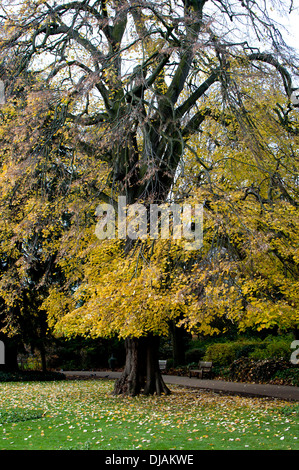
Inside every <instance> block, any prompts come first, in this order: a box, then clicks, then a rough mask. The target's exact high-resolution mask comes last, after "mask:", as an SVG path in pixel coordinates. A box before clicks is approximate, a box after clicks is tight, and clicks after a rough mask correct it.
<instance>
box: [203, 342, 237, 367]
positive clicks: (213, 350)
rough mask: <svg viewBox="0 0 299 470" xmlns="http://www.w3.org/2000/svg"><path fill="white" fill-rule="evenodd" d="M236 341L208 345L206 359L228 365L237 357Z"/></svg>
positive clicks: (217, 363)
mask: <svg viewBox="0 0 299 470" xmlns="http://www.w3.org/2000/svg"><path fill="white" fill-rule="evenodd" d="M236 350H237V347H236V344H235V343H215V344H211V345H210V346H208V348H207V350H206V353H205V356H204V360H205V361H212V362H213V363H214V364H215V365H219V366H226V365H228V364H230V363H232V362H233V361H234V360H235V358H236Z"/></svg>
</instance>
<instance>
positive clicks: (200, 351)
mask: <svg viewBox="0 0 299 470" xmlns="http://www.w3.org/2000/svg"><path fill="white" fill-rule="evenodd" d="M204 354H205V349H204V348H193V349H189V350H188V351H186V353H185V359H186V362H187V364H189V363H190V362H196V363H198V361H200V360H201V359H202V358H203V356H204Z"/></svg>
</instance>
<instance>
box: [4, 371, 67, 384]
mask: <svg viewBox="0 0 299 470" xmlns="http://www.w3.org/2000/svg"><path fill="white" fill-rule="evenodd" d="M64 379H65V375H64V374H62V373H61V372H55V371H49V372H42V371H40V370H26V371H16V372H0V382H35V381H40V382H44V381H55V380H64Z"/></svg>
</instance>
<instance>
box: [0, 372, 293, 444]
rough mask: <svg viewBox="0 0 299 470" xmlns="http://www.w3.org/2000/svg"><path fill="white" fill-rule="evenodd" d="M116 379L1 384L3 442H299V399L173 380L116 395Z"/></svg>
mask: <svg viewBox="0 0 299 470" xmlns="http://www.w3.org/2000/svg"><path fill="white" fill-rule="evenodd" d="M112 388H113V382H110V381H100V380H91V381H59V382H27V383H26V382H17V383H13V382H10V383H8V382H6V383H1V384H0V405H1V409H0V410H1V411H0V449H1V450H4V449H8V450H14V449H22V450H25V449H32V450H38V449H44V450H45V449H50V450H55V449H69V450H72V449H76V450H77V449H111V450H116V449H125V450H131V449H139V450H142V449H154V450H159V449H162V450H166V449H177V450H183V449H184V450H196V449H235V450H239V449H244V450H257V449H262V450H263V449H278V450H282V449H289V450H298V449H299V405H298V403H297V404H296V403H287V402H283V401H278V400H269V399H262V398H256V399H253V398H244V397H237V396H224V395H222V396H221V395H217V394H214V393H212V392H206V391H205V392H201V391H198V390H196V391H195V390H190V389H183V388H180V387H172V392H173V393H172V394H171V395H170V396H166V397H165V396H162V397H156V396H155V397H144V396H140V397H134V398H131V397H125V398H124V397H114V396H112V395H111V391H112Z"/></svg>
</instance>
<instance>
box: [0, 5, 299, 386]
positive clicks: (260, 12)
mask: <svg viewBox="0 0 299 470" xmlns="http://www.w3.org/2000/svg"><path fill="white" fill-rule="evenodd" d="M10 3H11V2H5V1H3V2H2V7H1V33H0V34H1V54H2V57H3V67H4V68H5V67H7V68H9V67H12V66H11V61H12V60H13V58H14V57H18V58H19V59H20V60H19V61H18V63H17V66H15V65H14V75H13V77H14V78H13V81H14V82H15V81H17V77H18V76H20V75H21V74H22V73H24V72H25V71H29V70H30V71H31V72H32V73H33V74H34V77H35V81H36V82H39V83H40V84H44V85H40V87H39V88H38V87H35V88H34V89H33V90H32V89H31V90H30V87H29V94H28V95H27V99H26V100H27V101H26V106H25V108H24V109H23V118H22V119H23V124H22V125H21V128H22V129H23V133H21V134H20V133H18V135H13V136H12V137H11V140H10V142H13V144H11V143H10V145H13V146H15V147H16V146H17V147H18V152H19V153H18V155H19V161H18V168H19V171H20V168H21V167H20V161H21V163H22V166H23V169H24V174H23V175H22V178H23V182H24V183H25V182H26V183H27V182H29V183H28V184H29V185H30V188H31V189H32V188H33V187H34V185H33V184H32V183H30V181H31V182H32V181H35V182H36V181H38V183H37V185H36V186H35V187H34V194H35V197H37V196H38V200H39V201H40V205H41V207H43V205H42V201H44V203H46V207H47V208H48V210H50V209H49V208H50V207H51V204H52V205H53V204H54V206H55V208H56V209H57V214H59V217H58V216H57V217H58V218H59V220H60V223H61V220H63V217H62V214H63V209H62V208H63V205H66V203H67V204H68V211H67V212H68V214H70V217H72V220H73V225H72V231H71V232H69V235H68V238H67V240H68V241H67V242H66V241H65V240H64V238H63V237H62V236H60V235H61V234H60V235H59V237H57V240H59V241H58V242H56V244H55V250H56V251H58V252H60V254H59V255H57V256H58V258H59V260H60V266H64V268H65V270H66V272H67V273H69V274H70V273H74V272H76V266H75V262H74V259H75V258H74V259H70V260H66V259H65V256H66V253H68V254H70V253H71V252H72V250H73V251H75V246H76V243H77V242H78V240H79V236H78V233H80V230H81V228H82V227H83V226H84V231H82V232H81V234H82V233H83V232H84V236H83V235H82V236H81V239H80V243H81V247H82V246H84V245H85V246H86V247H87V246H90V236H91V233H92V227H93V226H92V222H91V221H92V217H91V213H92V211H93V210H94V209H95V207H96V203H99V202H100V201H101V200H102V201H105V202H110V203H112V204H114V205H115V207H116V204H115V201H116V200H117V196H126V198H127V199H126V201H127V203H128V204H132V203H135V202H138V201H142V202H144V203H145V204H150V203H163V202H165V201H167V200H168V199H169V194H170V192H171V190H172V189H173V185H174V183H175V181H176V176H177V175H178V170H179V168H180V165H181V163H182V161H183V157H184V155H186V149H187V148H188V147H190V145H189V144H190V140H191V139H192V138H193V136H194V135H197V134H198V133H199V132H201V126H202V125H203V124H204V123H205V122H207V120H209V119H214V120H215V121H217V122H218V123H219V124H220V125H222V126H224V127H227V126H228V125H229V119H230V116H231V114H232V112H233V115H235V116H239V117H241V116H242V117H243V121H242V129H243V131H244V133H245V134H246V135H247V138H248V137H249V136H250V135H252V131H253V127H252V126H249V125H248V126H246V125H245V123H246V122H248V119H247V118H246V116H245V115H246V110H245V108H244V105H243V101H244V89H243V90H242V74H244V73H245V74H246V76H248V74H251V76H252V77H253V79H254V77H255V76H256V74H260V75H262V76H264V77H266V76H267V75H268V74H269V73H272V71H274V72H275V74H276V76H277V77H278V79H279V80H280V81H281V83H282V85H283V88H284V92H285V96H286V103H287V99H288V98H289V97H290V95H291V92H292V83H291V76H290V72H289V71H288V70H292V59H291V55H290V52H289V51H288V50H287V49H286V47H285V46H284V44H283V41H282V38H281V35H280V33H279V30H278V28H277V27H276V26H275V25H274V23H273V22H272V21H271V19H270V17H269V15H268V9H270V7H271V6H272V4H273V6H274V7H280V6H281V5H280V2H271V5H270V2H269V3H268V2H264V4H263V7H261V6H260V5H259V2H256V1H244V2H235V3H232V2H229V1H226V0H220V1H215V2H213V1H207V0H198V1H190V2H189V1H188V2H187V1H185V2H183V1H182V2H180V1H178V2H173V1H171V0H165V1H160V2H152V1H143V0H141V1H134V0H132V1H130V0H128V1H117V0H115V1H113V0H112V1H106V0H96V1H89V0H84V1H63V2H59V4H57V3H56V2H54V1H52V0H49V1H44V0H39V1H37V0H36V1H35V0H33V1H25V0H24V1H21V2H19V3H18V6H17V7H15V8H11V5H10ZM291 8H292V2H290V11H291ZM265 44H266V46H265ZM9 86H10V83H9V81H8V80H6V87H7V89H9ZM212 92H213V93H216V94H217V98H218V102H217V104H216V106H215V104H214V105H213V106H210V105H209V101H208V99H207V97H208V95H209V94H210V93H212ZM260 92H261V93H264V92H265V90H263V85H261V86H260ZM14 105H15V104H13V103H11V106H14ZM282 106H283V108H282V114H281V113H280V114H279V116H280V118H282V115H283V116H284V114H283V113H284V112H286V110H285V111H284V106H286V105H285V104H284V103H283V105H282ZM28 107H29V110H30V112H29V114H28V112H27V111H26V109H27V108H28ZM4 112H5V111H4ZM26 116H27V120H26ZM30 116H31V118H29V117H30ZM240 122H241V121H240ZM26 126H27V128H26ZM15 134H16V133H15ZM19 134H20V135H19ZM21 145H23V153H24V155H23V158H21V153H22V150H21V149H20V146H21ZM62 145H63V147H64V151H63V152H62V151H61V146H62ZM53 146H54V151H53ZM65 149H67V151H65ZM15 154H16V152H15V153H13V152H11V153H10V163H11V166H10V173H9V172H8V173H7V167H5V174H6V175H8V176H11V175H13V178H12V180H11V187H10V188H9V190H10V192H9V194H10V197H12V200H13V201H14V202H15V201H16V198H17V197H19V196H18V194H19V193H18V188H19V185H20V176H19V175H18V174H17V171H16V168H15V162H14V155H15ZM199 158H200V155H199ZM202 166H203V168H205V167H206V163H205V162H204V161H202ZM37 167H38V169H39V173H38V174H39V175H41V176H42V177H40V178H39V179H38V180H36V174H37V173H36V169H37ZM58 167H59V172H58V173H59V174H58V175H57V173H56V176H55V178H54V177H53V172H54V168H56V169H57V168H58ZM13 170H14V171H13ZM54 173H55V172H54ZM49 174H51V175H52V179H51V181H53V178H54V179H55V181H56V182H57V183H55V184H57V185H58V190H57V191H58V197H57V199H55V190H54V189H53V188H55V185H53V184H50V183H49V176H48V175H49ZM32 178H33V180H32ZM61 181H62V182H63V183H61ZM79 185H80V186H79ZM27 188H28V186H27ZM53 191H54V193H53ZM51 192H52V194H51V197H50V198H49V194H50V193H51ZM45 195H46V199H45ZM75 196H76V197H75ZM43 198H44V199H43ZM53 201H54V202H53ZM33 202H34V203H36V199H34V198H32V200H31V204H33ZM28 206H29V205H27V208H28ZM29 213H30V211H29V210H28V211H27V212H26V214H25V216H26V220H28V218H29V220H30V216H29ZM45 214H46V212H45ZM54 214H55V213H54ZM82 214H84V215H82ZM86 214H87V215H86ZM52 215H53V214H52ZM39 221H40V219H39ZM44 223H45V226H46V227H47V224H48V221H46V222H45V221H44ZM29 225H30V224H29ZM41 225H42V224H41ZM54 225H55V224H54ZM22 227H24V224H23V225H22ZM76 227H79V232H77V233H76V232H75V229H76ZM41 230H42V229H41ZM55 230H56V229H55ZM55 230H54V228H53V225H52V228H51V229H50V232H49V228H46V229H45V231H46V232H47V233H48V235H49V233H50V234H53V233H55ZM70 240H73V244H72V250H67V248H66V246H69V242H70ZM78 243H79V242H78ZM94 243H96V241H94ZM160 249H161V250H162V249H164V250H168V245H167V243H166V244H165V243H164V245H163V243H162V244H160ZM101 250H102V253H103V256H102V257H101V258H100V260H99V263H98V265H97V267H98V269H100V268H101V271H99V276H100V278H102V279H108V278H109V277H110V281H111V272H112V273H114V276H115V279H114V281H115V284H114V287H113V289H114V291H115V285H117V282H118V283H119V284H118V292H117V294H116V295H115V296H113V295H110V297H109V294H111V293H112V292H111V290H112V291H113V289H111V287H109V285H108V282H107V283H106V284H105V283H104V282H102V283H100V280H99V285H101V287H102V288H104V287H105V288H106V289H107V292H106V297H105V305H104V307H105V308H102V309H101V308H100V304H101V299H102V298H103V296H101V294H100V293H99V295H98V298H99V302H98V303H97V302H96V301H95V302H94V310H95V311H94V315H98V316H99V317H100V322H99V323H100V324H101V322H102V324H105V323H106V324H107V325H109V324H112V327H111V328H110V329H108V330H109V331H108V333H110V332H120V333H121V334H122V336H124V337H126V347H127V361H126V366H125V369H124V373H123V376H122V378H121V379H120V381H119V382H118V383H117V384H116V392H117V393H122V392H123V393H129V394H136V393H139V392H140V390H141V389H142V388H143V389H144V390H145V392H147V393H155V392H157V393H161V391H164V392H166V393H167V392H168V390H167V388H166V387H165V384H164V383H163V381H162V379H161V376H160V372H159V369H158V358H157V348H158V335H159V334H160V332H161V329H162V330H163V328H164V327H163V326H161V325H162V324H166V323H167V321H169V320H171V319H172V318H173V317H176V316H178V311H177V306H176V303H175V302H172V300H173V297H174V296H175V292H176V291H178V288H177V285H176V279H172V280H171V281H169V279H168V280H167V282H166V281H165V276H164V275H161V271H162V272H164V273H166V275H167V272H169V270H170V268H169V263H170V264H171V263H173V259H177V258H176V257H175V256H174V257H173V256H172V255H171V252H170V256H169V257H165V256H164V257H162V258H163V260H164V263H165V266H164V265H163V266H162V267H161V266H160V264H159V263H160V261H159V259H160V258H159V257H158V256H157V263H156V266H155V264H153V266H154V268H156V269H157V272H158V274H157V276H156V277H155V276H154V278H153V273H152V271H151V270H147V271H146V269H145V270H143V272H142V276H139V278H138V282H137V281H136V290H138V291H139V292H140V297H139V298H136V299H137V300H136V303H134V302H133V300H134V296H133V291H128V289H126V290H125V287H124V285H125V284H126V285H129V284H128V283H129V281H130V280H131V279H132V276H133V277H134V275H136V273H140V269H141V268H140V265H138V261H139V259H141V258H142V259H143V260H146V259H147V256H146V255H145V254H144V253H145V251H144V250H143V251H142V250H141V251H139V252H138V254H137V255H136V243H134V242H132V240H130V239H127V240H126V242H125V243H119V244H116V246H115V247H114V250H115V252H114V256H113V249H111V246H110V245H109V243H108V247H107V248H106V245H105V243H104V242H103V243H102V248H101ZM175 250H176V248H174V251H175ZM56 251H55V252H56ZM148 253H151V251H150V248H149V249H148ZM124 254H126V256H127V257H126V258H125V259H124ZM81 257H82V260H83V262H84V250H83V248H82V251H81ZM120 259H122V260H124V261H123V264H122V265H121V267H120V265H119V264H117V265H116V266H115V269H114V271H113V270H112V266H113V263H117V262H118V260H120ZM132 260H133V261H134V263H135V264H132V262H131V263H130V261H132ZM175 263H176V265H177V264H178V265H179V268H180V269H182V266H181V265H180V264H179V263H177V262H175ZM76 276H77V286H76V285H75V284H76V283H75V281H74V276H73V277H72V276H70V278H72V283H71V281H70V280H69V282H68V283H66V284H65V285H64V288H68V289H69V291H70V292H75V294H76V292H77V288H78V285H80V284H81V291H82V290H83V287H82V285H83V282H82V279H84V276H86V274H84V273H82V272H79V274H78V273H77V274H76ZM105 276H107V277H105ZM117 276H118V277H117ZM66 277H67V276H66ZM95 279H96V276H95ZM126 281H127V283H126ZM143 284H144V286H147V287H148V289H150V288H151V289H155V286H157V284H158V287H159V292H160V294H159V297H158V298H156V297H150V296H149V295H148V293H147V295H146V290H145V288H144V286H143ZM142 286H143V289H142ZM166 286H167V287H166ZM169 286H170V287H169ZM122 288H123V289H124V291H123V293H122V292H121V289H122ZM55 289H56V290H55V292H52V295H51V299H53V298H55V296H56V301H57V305H60V309H61V310H60V315H61V313H62V314H63V313H67V312H69V311H72V312H73V311H76V312H77V313H78V312H79V311H80V302H86V298H85V299H84V296H81V297H82V298H81V299H80V302H79V305H78V303H77V302H76V298H75V299H73V300H71V299H69V298H68V300H67V301H66V300H65V297H63V298H64V300H63V301H62V302H61V304H60V303H59V299H60V300H61V299H62V294H61V292H59V288H58V287H57V286H56V288H55ZM87 290H88V288H87ZM161 292H162V294H161ZM86 297H87V298H88V294H87V295H86ZM93 298H96V297H93ZM107 299H110V301H109V302H107ZM158 301H159V302H161V303H163V302H168V303H169V305H170V307H169V308H166V309H165V311H166V312H168V313H167V314H168V316H167V315H165V316H163V315H162V319H161V321H160V320H159V317H160V314H161V311H163V309H162V308H158V307H159V303H158ZM178 301H179V300H178ZM49 303H50V304H51V300H49ZM46 305H47V302H46V303H45V304H44V306H45V307H46ZM132 305H135V308H136V312H138V315H135V316H134V315H132V308H129V309H128V311H126V308H127V306H132ZM97 309H99V310H98V312H97ZM103 312H111V315H112V318H116V317H117V321H111V317H109V315H107V316H106V317H105V315H103V318H104V320H103V318H102V317H101V314H103ZM57 315H58V313H57ZM54 316H55V315H54ZM75 316H76V315H75ZM109 318H110V320H109ZM52 319H53V315H52ZM76 325H77V329H78V330H84V325H85V326H86V329H85V331H88V330H90V325H89V324H88V317H85V321H82V320H80V317H79V315H77V321H76ZM102 326H103V325H102ZM94 334H103V328H102V327H99V328H98V329H97V328H95V329H94Z"/></svg>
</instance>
